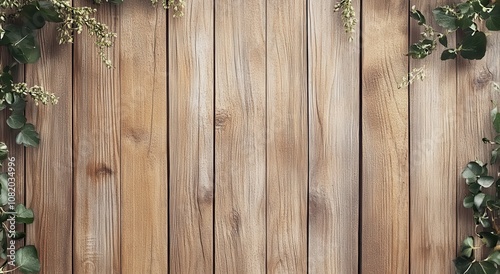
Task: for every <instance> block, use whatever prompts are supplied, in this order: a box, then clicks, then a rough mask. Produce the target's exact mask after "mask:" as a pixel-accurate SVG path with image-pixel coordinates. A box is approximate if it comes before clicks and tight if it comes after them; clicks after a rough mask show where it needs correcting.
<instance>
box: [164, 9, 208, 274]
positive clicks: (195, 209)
mask: <svg viewBox="0 0 500 274" xmlns="http://www.w3.org/2000/svg"><path fill="white" fill-rule="evenodd" d="M186 10H187V11H189V12H188V13H186V17H185V18H180V19H178V18H170V19H169V48H170V50H169V89H168V90H169V147H170V149H169V157H170V160H169V165H170V175H169V177H170V187H169V189H170V194H169V195H170V205H169V216H170V230H169V232H170V241H171V242H170V272H171V273H212V272H213V270H214V268H213V259H214V257H213V256H214V254H213V253H214V250H213V237H214V235H213V232H214V231H213V197H214V194H213V191H214V162H213V157H214V2H213V1H206V0H191V1H188V2H187V7H186Z"/></svg>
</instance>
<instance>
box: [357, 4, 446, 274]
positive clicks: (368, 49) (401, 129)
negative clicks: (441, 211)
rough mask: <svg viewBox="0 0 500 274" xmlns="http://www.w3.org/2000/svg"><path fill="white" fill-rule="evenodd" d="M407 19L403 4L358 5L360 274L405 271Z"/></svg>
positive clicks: (407, 181) (406, 230)
mask: <svg viewBox="0 0 500 274" xmlns="http://www.w3.org/2000/svg"><path fill="white" fill-rule="evenodd" d="M407 14H408V3H407V1H397V0H391V1H363V14H362V18H361V20H362V26H363V30H362V37H363V45H366V46H363V47H362V114H361V115H362V116H361V117H362V187H361V189H362V192H361V193H362V197H361V214H362V220H361V224H362V228H361V234H362V236H361V259H360V260H361V273H408V271H409V248H408V244H409V239H408V238H409V226H408V225H409V201H408V195H409V192H408V190H409V166H408V134H409V133H408V93H407V90H398V89H397V83H398V81H400V79H401V77H402V76H404V74H405V72H406V71H407V61H406V58H404V57H403V54H405V53H406V52H407V49H408V45H407V40H408V28H407V22H408V17H407V16H406V15H407ZM374 22H376V23H374ZM382 34H383V35H382ZM438 269H439V268H438ZM420 273H432V271H431V272H420Z"/></svg>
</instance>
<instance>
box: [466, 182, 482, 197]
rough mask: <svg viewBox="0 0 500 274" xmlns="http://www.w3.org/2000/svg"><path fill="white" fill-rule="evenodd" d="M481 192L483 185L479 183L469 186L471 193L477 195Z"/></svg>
mask: <svg viewBox="0 0 500 274" xmlns="http://www.w3.org/2000/svg"><path fill="white" fill-rule="evenodd" d="M479 190H481V185H479V184H478V183H475V182H474V183H471V184H470V185H469V191H470V192H471V193H472V194H474V195H475V194H477V193H479Z"/></svg>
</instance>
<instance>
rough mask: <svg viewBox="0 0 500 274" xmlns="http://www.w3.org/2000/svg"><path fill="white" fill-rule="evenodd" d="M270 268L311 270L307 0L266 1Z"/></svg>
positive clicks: (268, 247) (297, 270) (290, 271)
mask: <svg viewBox="0 0 500 274" xmlns="http://www.w3.org/2000/svg"><path fill="white" fill-rule="evenodd" d="M267 14H268V18H267V50H268V58H267V132H268V147H267V195H268V199H267V270H268V272H269V273H304V272H306V271H307V192H308V141H307V140H308V133H307V130H308V126H307V50H306V44H307V40H306V39H307V35H306V24H307V20H306V1H305V0H292V1H289V0H287V1H285V0H281V1H268V3H267Z"/></svg>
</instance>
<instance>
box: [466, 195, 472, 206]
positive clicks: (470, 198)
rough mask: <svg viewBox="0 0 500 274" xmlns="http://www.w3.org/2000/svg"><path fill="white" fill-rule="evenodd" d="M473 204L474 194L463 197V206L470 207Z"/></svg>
mask: <svg viewBox="0 0 500 274" xmlns="http://www.w3.org/2000/svg"><path fill="white" fill-rule="evenodd" d="M473 206H474V196H473V195H468V196H466V197H465V198H464V207H465V208H472V207H473Z"/></svg>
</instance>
